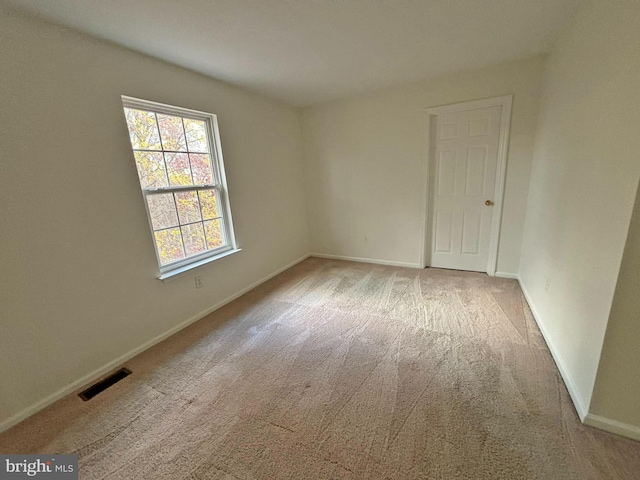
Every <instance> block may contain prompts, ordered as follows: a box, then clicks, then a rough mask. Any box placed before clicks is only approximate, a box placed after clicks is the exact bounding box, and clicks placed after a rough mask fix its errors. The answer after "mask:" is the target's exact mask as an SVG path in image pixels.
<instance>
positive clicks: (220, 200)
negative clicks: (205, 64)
mask: <svg viewBox="0 0 640 480" xmlns="http://www.w3.org/2000/svg"><path fill="white" fill-rule="evenodd" d="M122 102H123V107H124V108H125V109H132V110H139V111H144V112H149V113H153V115H154V118H155V121H156V129H157V132H158V138H159V142H160V144H161V147H162V148H163V149H162V150H153V149H136V148H133V145H132V150H133V151H134V152H135V151H140V152H155V153H162V154H163V155H162V160H163V164H164V168H165V174H166V178H167V185H168V186H167V187H153V188H144V187H142V184H141V190H142V193H143V196H144V197H145V201H144V203H145V209H146V211H147V218H148V221H149V228H150V230H151V234H152V240H153V246H154V250H155V252H156V258H157V261H158V265H159V268H160V273H161V274H163V273H167V272H171V271H173V270H175V269H178V268H181V267H183V266H188V265H189V264H192V263H197V262H199V261H201V260H204V259H206V258H208V257H213V256H215V255H219V254H222V253H225V252H227V251H230V250H234V249H236V248H237V247H236V243H235V236H234V233H233V232H234V228H233V222H232V219H231V210H230V207H229V201H228V196H227V193H226V181H225V178H224V176H223V172H224V164H223V160H222V152H221V149H220V144H219V141H218V136H219V133H218V125H217V118H216V116H215V115H214V114H210V113H206V112H198V111H196V110H190V109H185V108H181V107H173V106H169V105H163V104H157V103H155V102H150V101H147V100H141V99H136V98H131V97H126V96H122ZM158 114H165V115H171V116H174V117H180V118H181V121H182V127H183V133H184V135H185V144H186V148H187V151H186V152H184V151H174V150H164V144H163V141H162V134H161V132H160V125H159V123H158V118H157V115H158ZM184 119H191V120H196V121H200V122H203V123H204V125H205V132H204V133H205V135H206V139H207V143H208V147H209V151H208V152H203V151H201V150H197V151H190V150H189V142H188V141H187V139H186V131H185V124H184ZM165 152H167V153H187V154H194V155H208V156H209V165H210V166H211V169H212V182H211V183H207V184H197V185H174V186H169V183H170V181H169V172H168V169H167V166H166V161H165V159H164V153H165ZM189 166H190V168H191V158H190V157H189ZM191 172H192V182H193V168H191ZM206 189H213V190H214V191H215V194H216V195H215V198H216V204H217V208H218V214H219V216H217V217H215V218H208V219H206V220H205V219H204V218H203V219H202V220H201V223H202V224H203V230H205V229H204V223H205V222H209V221H216V220H217V221H218V224H219V226H220V233H221V237H222V241H223V244H222V245H221V246H220V247H217V248H214V249H211V250H205V251H204V252H202V253H199V254H196V255H192V256H189V257H186V250H185V246H184V239H183V235H182V229H181V227H182V226H184V225H186V224H180V223H179V219H178V225H177V226H174V227H169V228H178V229H179V231H180V240H181V242H182V249H183V254H184V255H185V258H182V259H179V260H176V261H174V262H170V263H167V264H164V265H163V264H162V262H161V260H160V254H159V252H158V247H157V243H156V239H155V232H156V231H160V230H165V229H159V230H155V229H154V228H153V224H152V221H151V214H150V211H149V206H148V204H147V201H146V195H147V194H154V193H174V192H176V191H190V190H206ZM198 199H199V196H198ZM173 200H174V202H175V196H173ZM176 213H177V205H176ZM201 214H202V212H201ZM195 223H198V222H195ZM167 229H168V228H167ZM205 244H206V230H205ZM207 246H208V245H207Z"/></svg>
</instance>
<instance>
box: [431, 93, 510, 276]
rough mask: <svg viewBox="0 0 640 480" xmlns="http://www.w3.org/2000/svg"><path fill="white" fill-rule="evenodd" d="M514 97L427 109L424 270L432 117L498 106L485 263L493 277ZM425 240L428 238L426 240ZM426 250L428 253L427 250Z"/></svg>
mask: <svg viewBox="0 0 640 480" xmlns="http://www.w3.org/2000/svg"><path fill="white" fill-rule="evenodd" d="M512 104H513V95H503V96H501V97H493V98H486V99H483V100H475V101H470V102H462V103H455V104H452V105H443V106H439V107H431V108H427V109H426V114H427V130H426V131H427V145H426V147H427V149H426V156H425V161H424V167H423V173H424V175H425V177H426V179H425V181H424V183H423V187H422V189H423V190H422V195H423V199H424V200H423V208H422V211H423V215H422V228H421V232H422V240H421V246H422V249H421V250H422V251H421V253H420V266H421V267H426V266H428V264H429V263H430V257H431V255H430V251H431V235H430V230H431V228H430V227H431V223H432V209H431V205H432V204H433V202H432V199H431V190H432V189H431V175H430V173H431V166H432V165H431V164H432V162H431V148H432V145H431V143H432V142H431V135H432V133H433V132H432V130H433V126H432V125H433V121H432V117H436V116H438V115H442V114H445V113H457V112H464V111H467V110H475V109H478V108H487V107H497V106H499V107H501V111H500V136H499V139H498V158H497V164H496V182H495V192H494V200H493V201H494V210H493V216H492V220H491V236H490V239H489V260H488V262H487V273H488V274H489V275H491V276H494V275H495V274H496V268H497V263H498V247H499V239H500V225H501V221H502V208H503V202H504V189H505V181H506V171H507V156H508V152H509V135H510V127H511V106H512ZM427 238H428V239H427ZM427 249H429V251H427Z"/></svg>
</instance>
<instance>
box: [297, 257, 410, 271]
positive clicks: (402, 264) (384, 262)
mask: <svg viewBox="0 0 640 480" xmlns="http://www.w3.org/2000/svg"><path fill="white" fill-rule="evenodd" d="M309 256H310V257H317V258H328V259H330V260H347V261H349V262H361V263H375V264H376V265H391V266H393V267H409V268H421V267H420V265H418V264H417V263H407V262H394V261H391V260H377V259H375V258H360V257H347V256H344V255H327V254H325V253H312V254H310V255H309Z"/></svg>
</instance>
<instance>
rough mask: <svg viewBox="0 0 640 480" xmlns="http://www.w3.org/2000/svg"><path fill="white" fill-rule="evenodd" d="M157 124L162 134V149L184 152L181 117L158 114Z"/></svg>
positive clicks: (185, 147) (185, 145)
mask: <svg viewBox="0 0 640 480" xmlns="http://www.w3.org/2000/svg"><path fill="white" fill-rule="evenodd" d="M158 126H159V127H160V135H161V136H162V149H163V150H171V151H174V152H186V151H187V144H186V142H185V140H184V129H183V128H182V118H181V117H172V116H170V115H161V114H158Z"/></svg>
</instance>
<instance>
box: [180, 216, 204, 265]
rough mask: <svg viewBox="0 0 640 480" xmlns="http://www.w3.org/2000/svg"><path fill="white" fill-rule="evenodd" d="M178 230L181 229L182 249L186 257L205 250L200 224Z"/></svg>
mask: <svg viewBox="0 0 640 480" xmlns="http://www.w3.org/2000/svg"><path fill="white" fill-rule="evenodd" d="M180 228H181V229H182V238H184V249H185V251H186V252H187V256H188V257H189V256H191V255H196V254H197V253H202V252H204V251H206V250H207V246H206V243H205V241H204V231H203V230H202V223H194V224H192V225H185V226H184V227H180Z"/></svg>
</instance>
